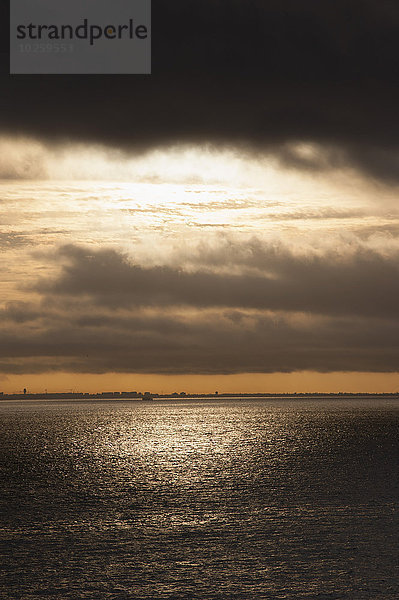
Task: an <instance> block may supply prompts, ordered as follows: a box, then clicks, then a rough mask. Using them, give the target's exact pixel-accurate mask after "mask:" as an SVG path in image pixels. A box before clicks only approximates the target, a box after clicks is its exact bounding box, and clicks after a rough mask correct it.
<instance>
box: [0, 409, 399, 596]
mask: <svg viewBox="0 0 399 600" xmlns="http://www.w3.org/2000/svg"><path fill="white" fill-rule="evenodd" d="M398 423H399V402H398V401H395V400H394V399H385V400H384V399H357V400H348V399H341V400H319V399H317V400H316V399H313V400H312V399H307V400H300V399H298V400H292V401H290V400H286V399H284V400H281V399H280V400H279V399H265V400H253V399H251V400H234V399H232V400H220V401H216V400H194V401H176V400H167V401H156V402H147V403H144V402H137V401H132V402H129V401H128V402H123V403H122V402H118V403H117V402H114V403H112V402H111V401H110V402H107V403H105V402H104V403H91V404H90V403H83V402H82V403H58V404H57V403H47V404H46V403H45V402H43V403H27V402H26V403H23V404H18V403H16V402H15V403H6V402H2V403H1V404H0V469H1V470H0V476H1V482H0V509H1V513H0V519H1V520H0V544H1V562H0V574H1V583H0V598H1V599H2V600H15V599H23V600H33V599H34V600H38V599H54V600H55V599H57V600H69V599H70V600H80V599H83V598H84V599H90V600H103V599H115V600H116V599H118V600H125V599H126V600H127V599H148V598H151V599H154V600H155V599H158V598H159V599H161V598H165V599H166V598H168V599H174V598H176V599H182V598H187V599H195V600H196V599H198V600H199V599H201V600H206V599H246V600H252V599H265V598H270V599H289V598H303V599H316V598H317V599H337V600H344V599H352V600H363V599H372V600H378V599H384V600H388V599H389V600H397V599H398V598H399V580H398V538H399V535H398V534H399V527H398V510H397V509H398V500H399V477H398V457H399V438H398Z"/></svg>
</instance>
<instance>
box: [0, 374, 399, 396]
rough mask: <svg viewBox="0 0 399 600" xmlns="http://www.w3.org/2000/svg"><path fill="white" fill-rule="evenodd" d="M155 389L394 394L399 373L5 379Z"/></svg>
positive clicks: (33, 385) (22, 384)
mask: <svg viewBox="0 0 399 600" xmlns="http://www.w3.org/2000/svg"><path fill="white" fill-rule="evenodd" d="M24 388H26V389H27V390H28V391H29V392H31V393H41V392H45V391H46V390H47V391H48V392H71V391H74V392H89V393H95V392H101V391H109V392H111V391H121V392H122V391H138V392H144V391H151V392H153V393H161V394H162V393H164V394H169V393H173V392H181V391H184V392H186V393H213V392H215V391H218V392H219V393H230V392H237V393H238V392H248V393H259V392H265V393H276V394H278V393H284V392H288V393H291V392H325V393H335V392H369V393H384V392H385V393H392V392H393V393H395V392H398V390H399V373H340V372H334V373H315V372H312V371H301V372H294V373H267V374H264V373H239V374H235V375H158V374H139V373H138V374H130V373H105V374H103V375H98V374H87V373H81V374H75V373H45V374H36V375H9V376H7V377H2V379H1V380H0V390H1V391H3V392H4V393H20V392H22V390H23V389H24Z"/></svg>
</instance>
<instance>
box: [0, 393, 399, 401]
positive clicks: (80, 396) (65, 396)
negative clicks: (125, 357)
mask: <svg viewBox="0 0 399 600" xmlns="http://www.w3.org/2000/svg"><path fill="white" fill-rule="evenodd" d="M364 397H366V398H367V397H373V398H376V397H377V398H398V399H399V392H385V393H384V392H380V393H373V392H337V393H333V392H330V393H329V392H303V393H302V392H298V393H289V392H283V393H269V392H265V393H245V392H231V393H221V394H186V393H177V392H176V393H173V394H155V393H154V394H149V393H145V394H142V393H134V392H133V393H130V392H119V393H118V392H100V393H97V394H85V393H80V392H70V393H68V392H59V393H37V394H28V393H26V394H4V393H1V394H0V402H1V401H7V400H58V401H62V400H94V401H98V400H107V401H109V400H113V401H114V400H120V401H123V400H135V401H143V400H144V401H154V400H198V399H222V400H223V399H231V398H235V399H246V398H253V399H256V398H258V399H261V398H287V399H288V398H292V399H296V398H305V399H306V398H320V399H321V398H331V399H334V398H336V399H340V398H364Z"/></svg>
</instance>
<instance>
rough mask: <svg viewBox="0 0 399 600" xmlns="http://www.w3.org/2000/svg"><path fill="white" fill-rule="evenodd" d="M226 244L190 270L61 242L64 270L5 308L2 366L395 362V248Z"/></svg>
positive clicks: (188, 368)
mask: <svg viewBox="0 0 399 600" xmlns="http://www.w3.org/2000/svg"><path fill="white" fill-rule="evenodd" d="M226 251H227V248H226V244H221V245H220V247H219V248H215V247H214V248H213V249H211V248H209V251H208V252H207V253H204V248H202V249H201V252H200V254H199V255H197V256H196V255H195V253H194V254H193V256H192V266H191V268H190V269H181V268H178V267H177V266H175V267H173V266H170V265H159V266H153V267H144V266H140V265H139V264H135V262H134V261H133V260H132V259H131V258H129V257H128V256H126V255H124V254H122V253H120V252H118V251H115V250H113V249H101V250H92V249H90V248H88V247H81V246H76V245H68V246H64V247H62V248H60V250H59V251H58V253H57V254H56V255H55V256H53V257H52V258H51V259H50V257H49V258H48V260H51V261H52V262H53V263H55V264H56V271H55V272H54V275H52V276H51V277H38V278H37V280H36V281H35V282H33V283H31V284H29V287H28V288H27V289H25V292H26V296H27V297H29V296H30V298H31V299H30V300H28V301H26V300H25V301H10V302H9V303H8V304H6V305H5V306H4V308H3V309H2V311H1V316H0V318H1V329H2V331H1V336H2V340H3V344H2V348H1V349H0V356H1V359H0V368H1V370H2V371H4V372H9V373H23V372H25V373H27V372H33V373H34V372H43V371H45V370H46V371H50V370H63V371H75V372H91V373H103V372H109V371H115V372H148V373H150V372H158V373H237V372H263V373H268V372H273V371H287V372H288V371H296V370H316V371H320V372H327V371H381V372H389V371H391V372H392V371H396V370H397V364H398V357H399V356H398V354H399V353H398V343H397V340H398V334H399V313H398V307H397V302H396V298H397V297H398V292H399V289H398V287H399V284H398V281H399V277H398V275H399V272H398V271H399V268H398V251H397V250H396V251H391V252H390V253H387V252H385V253H382V252H380V251H377V250H373V249H371V248H368V249H367V248H365V247H361V246H360V245H359V246H357V247H356V246H355V247H352V248H346V249H345V250H344V251H343V252H342V253H340V252H339V250H337V251H335V252H334V251H326V252H324V253H313V254H305V255H299V254H295V253H293V252H292V251H291V250H290V249H289V248H284V247H283V246H280V247H275V246H273V245H268V244H267V243H266V244H262V243H260V242H259V240H253V242H252V248H251V247H249V248H247V251H246V252H244V251H243V247H242V245H241V244H240V245H237V246H234V244H230V245H229V248H228V252H226ZM200 256H204V257H205V260H204V261H203V262H202V263H201V264H198V263H199V257H200ZM226 256H229V259H228V260H227V259H226ZM195 264H196V266H195V267H194V266H193V265H195ZM221 265H223V270H220V266H221ZM233 265H234V269H233V268H232V266H233ZM237 267H239V269H238V271H239V272H237Z"/></svg>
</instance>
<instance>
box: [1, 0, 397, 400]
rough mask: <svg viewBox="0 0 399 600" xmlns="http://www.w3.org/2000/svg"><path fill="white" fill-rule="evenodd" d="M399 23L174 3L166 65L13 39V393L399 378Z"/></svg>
mask: <svg viewBox="0 0 399 600" xmlns="http://www.w3.org/2000/svg"><path fill="white" fill-rule="evenodd" d="M1 6H2V10H4V4H2V5H1ZM6 20H7V19H6ZM398 24H399V8H398V5H397V3H395V2H389V1H385V2H384V1H379V2H376V1H375V0H374V1H370V0H362V1H361V2H360V1H359V2H357V1H355V0H349V1H348V0H346V1H345V2H343V1H340V0H334V2H332V1H331V2H330V1H328V0H325V1H324V2H320V1H318V2H316V1H309V0H304V1H301V2H298V1H295V2H294V1H288V0H280V1H279V2H277V1H276V2H274V1H272V0H262V1H261V0H251V1H250V0H245V1H244V0H229V1H228V2H227V1H220V0H218V1H217V0H212V1H210V0H203V1H202V2H194V1H190V0H185V2H181V1H180V0H175V1H174V2H173V3H164V2H160V1H159V0H155V1H153V3H152V55H153V59H152V62H153V64H152V74H151V75H147V76H141V75H131V76H127V75H123V76H117V75H107V76H106V75H104V76H94V75H93V76H78V75H76V76H72V75H64V76H54V75H49V76H35V75H31V76H28V75H18V76H16V75H14V76H10V75H8V74H7V68H8V67H7V65H6V62H7V57H6V52H3V54H2V55H1V56H2V73H1V75H0V85H1V93H0V247H1V252H2V258H3V260H2V263H1V266H0V281H1V290H2V293H1V297H0V303H1V304H0V339H1V340H2V343H1V346H0V390H1V389H3V390H4V391H6V392H10V391H19V390H21V389H23V388H25V387H26V388H27V389H29V390H30V391H44V390H45V389H48V390H49V391H62V390H72V389H73V390H79V391H98V390H106V389H109V390H144V389H149V390H151V391H154V392H165V393H168V392H173V391H180V390H185V391H187V392H190V391H191V392H201V391H204V392H210V391H214V390H218V391H220V392H227V391H251V392H258V391H265V392H269V391H270V392H279V391H280V392H284V391H345V390H348V391H370V392H375V391H397V390H398V389H399V384H398V381H399V377H398V370H399V367H398V364H399V363H398V358H399V352H398V350H399V348H398V340H399V335H398V334H399V314H398V310H399V309H398V302H397V298H398V291H399V278H398V275H399V263H398V258H399V211H398V207H397V194H398V184H399V168H398V167H399V132H398V127H399V122H398V119H397V114H396V113H397V106H398V100H399V98H398V96H399V94H398V76H399V61H398V56H399V49H398V41H397V39H398V37H397V31H398ZM3 49H4V48H3Z"/></svg>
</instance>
